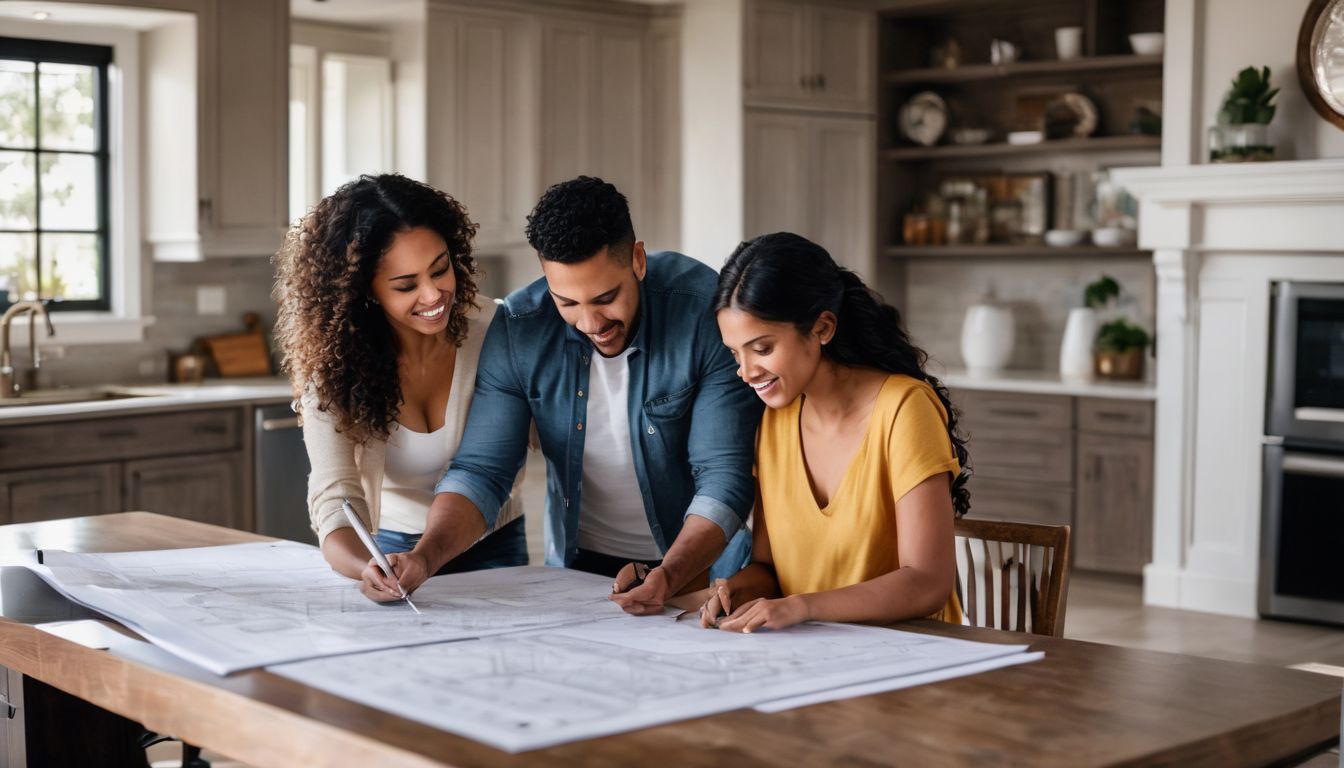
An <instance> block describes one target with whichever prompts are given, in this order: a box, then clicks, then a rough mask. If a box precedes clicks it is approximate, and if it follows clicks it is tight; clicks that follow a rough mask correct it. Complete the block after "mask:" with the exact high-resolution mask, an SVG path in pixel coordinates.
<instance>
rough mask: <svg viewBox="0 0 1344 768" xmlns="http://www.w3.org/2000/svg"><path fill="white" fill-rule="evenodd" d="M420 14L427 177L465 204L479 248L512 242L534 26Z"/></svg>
mask: <svg viewBox="0 0 1344 768" xmlns="http://www.w3.org/2000/svg"><path fill="white" fill-rule="evenodd" d="M282 5H283V3H282ZM426 18H427V22H426V23H427V24H428V25H429V33H428V34H429V38H428V39H429V40H430V41H432V44H431V45H429V47H428V49H427V51H426V63H425V66H426V69H427V71H429V72H432V73H435V74H434V75H432V76H431V77H430V78H429V87H428V89H427V91H426V109H425V115H426V119H427V125H428V127H429V133H428V136H427V142H426V148H425V168H426V175H427V178H426V181H427V182H428V183H429V184H432V185H433V186H435V187H438V188H439V189H443V190H447V191H448V192H450V193H451V194H452V195H453V196H454V197H456V198H457V199H458V200H461V201H463V203H464V204H465V205H466V206H467V210H468V211H469V212H470V213H471V218H472V219H473V220H474V221H475V222H476V224H477V225H478V227H479V229H478V230H477V234H476V249H477V250H478V251H488V250H492V249H500V248H510V247H515V246H519V245H521V244H522V243H523V242H524V240H523V226H524V224H525V217H526V216H527V213H528V211H529V210H531V208H532V205H533V204H534V203H536V196H537V191H536V186H537V180H536V177H537V172H538V170H539V168H540V166H539V164H538V163H539V159H538V151H537V149H538V148H539V146H540V143H539V142H540V139H539V138H538V136H537V133H536V130H537V124H538V123H539V122H540V116H539V112H538V104H539V99H538V96H537V83H538V80H537V78H538V76H539V74H540V71H541V65H540V63H539V60H538V59H537V58H536V56H537V51H538V50H539V49H540V48H541V46H540V44H539V41H538V40H537V35H538V33H539V32H538V28H536V27H535V25H534V24H533V22H532V21H531V20H529V19H527V18H525V17H523V16H519V15H516V14H510V13H505V12H500V13H495V12H491V11H485V10H479V11H478V10H471V11H467V10H461V9H457V8H452V9H448V8H442V7H439V6H437V5H431V6H430V7H429V9H428V12H427V17H426Z"/></svg>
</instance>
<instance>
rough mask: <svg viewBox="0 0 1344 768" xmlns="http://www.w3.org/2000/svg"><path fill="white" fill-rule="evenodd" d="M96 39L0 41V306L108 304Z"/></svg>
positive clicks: (101, 75) (103, 106)
mask: <svg viewBox="0 0 1344 768" xmlns="http://www.w3.org/2000/svg"><path fill="white" fill-rule="evenodd" d="M111 62H112V48H110V47H108V46H101V45H85V44H80V43H66V42H53V41H46V40H26V39H18V38H6V37H0V309H4V308H6V307H8V306H9V305H10V304H11V303H13V302H16V301H20V300H24V299H50V300H51V304H49V305H48V308H49V309H50V310H52V311H61V310H108V309H110V308H111V304H110V301H109V294H110V287H109V279H110V276H109V253H108V251H109V231H108V229H109V226H108V220H109V214H108V108H107V105H108V95H107V94H108V83H107V77H108V74H107V71H108V65H109V64H110V63H111Z"/></svg>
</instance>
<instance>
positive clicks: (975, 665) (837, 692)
mask: <svg viewBox="0 0 1344 768" xmlns="http://www.w3.org/2000/svg"><path fill="white" fill-rule="evenodd" d="M1044 658H1045V654H1044V653H1043V652H1041V651H1035V652H1034V653H1014V654H1012V655H1009V656H1000V657H998V658H996V659H986V660H985V661H976V662H971V663H970V664H962V665H960V666H956V667H949V668H946V669H936V670H933V671H932V672H921V673H918V674H914V675H905V676H903V677H890V678H887V679H886V680H874V681H873V682H871V683H859V684H858V685H847V686H845V687H843V688H832V689H831V690H829V691H817V692H816V693H808V694H804V695H802V696H790V697H788V698H784V699H775V700H774V701H767V702H763V703H761V704H757V705H756V706H755V707H753V709H755V710H756V711H757V712H765V713H767V714H769V713H773V712H783V711H785V710H789V709H797V708H798V707H806V706H810V705H812V704H822V703H825V702H828V701H841V700H843V699H853V698H856V697H858V696H869V695H871V694H874V693H886V692H887V691H899V690H901V689H902V688H914V687H915V686H917V685H927V684H928V683H937V682H940V681H942V680H951V679H952V678H955V677H965V676H966V675H978V674H980V673H981V672H988V671H990V670H991V669H1002V668H1003V667H1011V666H1014V665H1016V664H1026V663H1028V662H1032V661H1040V660H1041V659H1044Z"/></svg>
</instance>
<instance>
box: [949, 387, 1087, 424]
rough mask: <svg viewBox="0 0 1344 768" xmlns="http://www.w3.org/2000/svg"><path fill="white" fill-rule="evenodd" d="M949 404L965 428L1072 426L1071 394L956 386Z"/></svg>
mask: <svg viewBox="0 0 1344 768" xmlns="http://www.w3.org/2000/svg"><path fill="white" fill-rule="evenodd" d="M953 404H954V405H955V406H957V407H958V408H960V409H961V413H962V416H963V417H964V418H965V423H966V428H967V429H968V430H975V429H986V428H991V427H992V428H1008V429H1015V428H1034V429H1046V428H1057V429H1073V398H1071V397H1066V396H1054V395H1019V394H1009V393H1003V392H983V391H977V390H958V391H957V393H956V395H955V397H954V399H953Z"/></svg>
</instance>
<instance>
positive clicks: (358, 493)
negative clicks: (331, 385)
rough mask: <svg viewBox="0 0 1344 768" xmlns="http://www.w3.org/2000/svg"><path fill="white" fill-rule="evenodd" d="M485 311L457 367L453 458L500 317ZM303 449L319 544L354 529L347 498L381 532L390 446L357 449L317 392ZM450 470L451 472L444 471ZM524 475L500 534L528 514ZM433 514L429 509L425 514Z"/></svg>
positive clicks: (308, 408) (447, 420)
mask: <svg viewBox="0 0 1344 768" xmlns="http://www.w3.org/2000/svg"><path fill="white" fill-rule="evenodd" d="M477 301H478V302H479V303H480V304H481V309H480V310H479V311H477V312H473V313H472V314H470V315H469V316H468V318H467V338H466V339H465V340H464V341H463V342H462V346H461V347H459V348H458V350H457V362H456V364H455V365H454V366H453V384H452V391H451V393H450V394H449V396H448V406H447V408H446V409H445V410H444V426H445V427H446V428H447V429H446V430H445V434H446V435H447V439H448V440H449V441H450V443H449V454H450V455H451V454H455V453H457V448H458V446H459V445H460V444H461V443H462V431H463V429H465V428H466V425H467V412H468V410H469V409H470V407H471V398H472V395H473V394H475V392H476V363H477V361H478V360H479V359H480V356H481V343H482V342H483V341H484V340H485V332H486V330H487V329H488V328H489V327H490V320H491V319H492V318H493V317H494V316H495V303H494V302H493V301H492V300H490V299H488V298H486V297H484V296H481V297H478V299H477ZM303 444H304V446H306V447H307V449H308V463H309V464H310V465H311V467H312V471H311V472H310V473H309V474H308V518H309V520H310V522H311V523H312V526H313V530H314V531H316V532H317V540H318V542H319V543H320V542H322V541H325V540H326V538H327V534H329V533H331V532H332V531H334V530H336V529H337V528H344V527H347V526H349V525H350V523H349V522H347V521H346V519H345V514H344V513H343V512H342V511H341V499H343V498H348V499H350V505H351V506H352V507H354V508H355V512H356V513H357V514H358V515H359V516H360V518H361V519H362V520H364V521H365V523H367V524H368V526H369V528H370V530H375V531H376V530H378V510H379V506H380V501H381V497H382V489H383V465H384V462H385V460H386V458H387V442H386V441H385V440H370V441H369V442H368V443H366V444H365V445H362V446H361V445H357V444H356V443H354V442H353V441H352V440H350V439H349V438H347V437H346V436H345V435H343V434H341V433H339V432H337V431H336V426H335V424H334V423H333V422H332V420H331V414H328V413H326V412H325V411H321V410H318V407H317V393H316V392H314V391H313V390H312V389H311V388H309V389H306V390H305V391H304V395H303ZM444 469H445V470H447V469H448V468H447V467H444ZM521 480H522V472H519V473H518V477H517V478H515V479H514V484H513V494H512V495H511V496H510V497H509V501H508V502H507V503H506V504H505V505H504V508H503V509H501V510H500V512H499V520H498V521H497V522H496V524H495V529H496V530H498V529H499V528H500V527H501V526H503V525H504V524H506V523H509V522H512V521H513V520H515V519H516V518H518V517H519V516H521V515H522V514H523V504H522V498H521V496H520V495H519V492H518V484H519V482H521ZM425 512H426V513H428V512H429V510H428V509H426V510H425Z"/></svg>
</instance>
